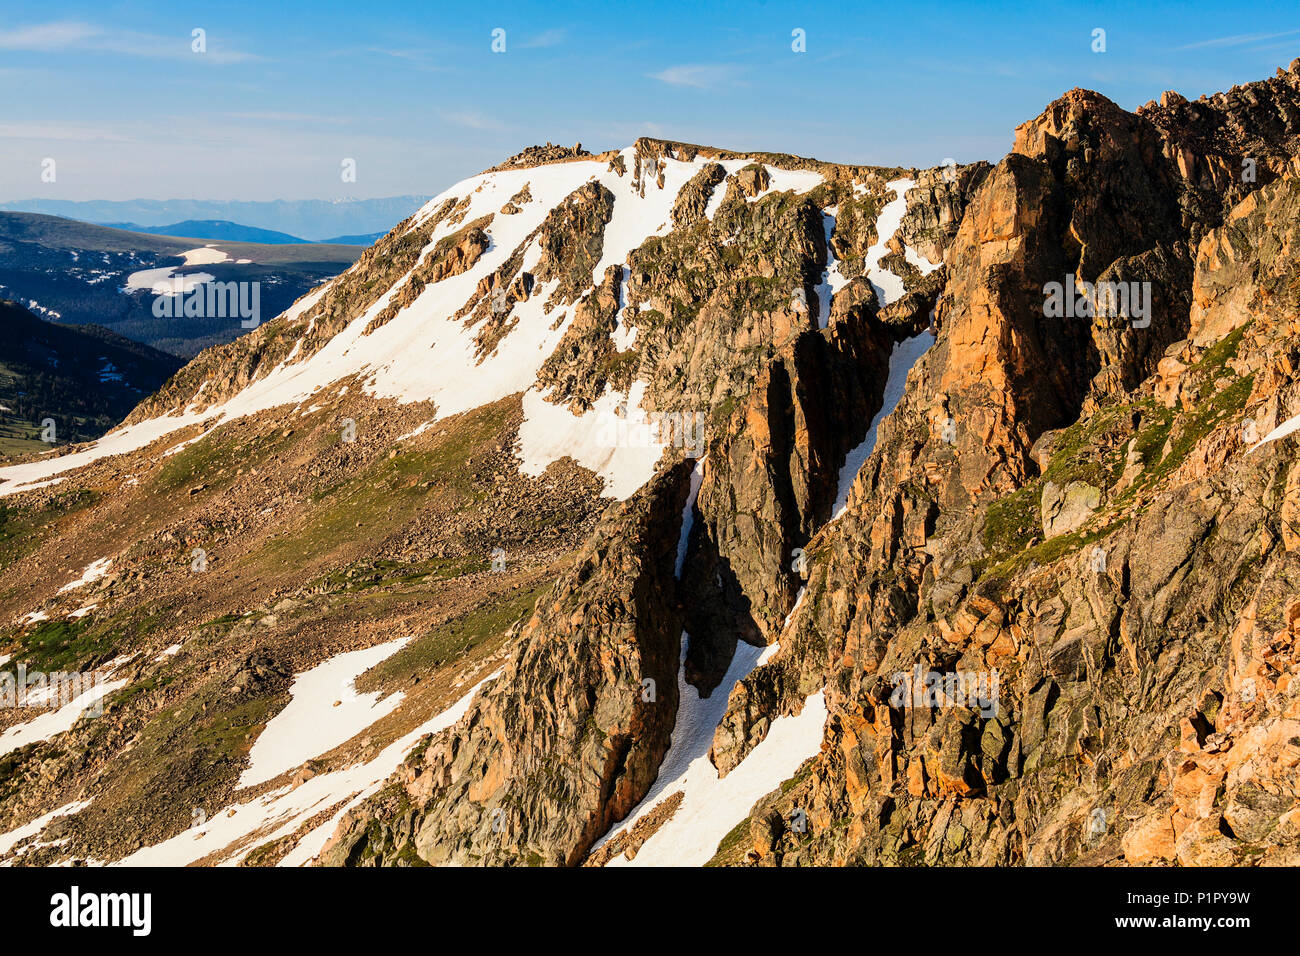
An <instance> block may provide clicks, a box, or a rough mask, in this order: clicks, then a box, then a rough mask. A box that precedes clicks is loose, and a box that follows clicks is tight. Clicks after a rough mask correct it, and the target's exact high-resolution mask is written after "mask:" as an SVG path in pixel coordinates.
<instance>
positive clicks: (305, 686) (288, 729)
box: [235, 637, 411, 790]
mask: <svg viewBox="0 0 1300 956" xmlns="http://www.w3.org/2000/svg"><path fill="white" fill-rule="evenodd" d="M410 640H411V638H409V637H404V638H398V639H397V640H395V641H388V642H387V643H385V644H380V645H378V646H376V647H369V648H366V649H364V650H360V651H349V652H347V653H344V654H339V655H337V656H335V657H332V658H330V659H329V660H327V661H325V662H324V663H323V664H318V665H316V666H315V667H313V668H312V669H311V670H308V671H304V672H303V673H301V674H299V675H297V676H296V677H295V678H294V680H293V686H292V687H290V688H289V694H290V697H291V699H290V701H289V703H288V706H286V707H285V708H284V710H282V711H280V713H278V714H276V715H275V716H274V717H273V718H271V720H270V721H269V722H268V723H267V725H266V728H265V729H264V730H263V731H262V733H261V734H259V735H258V738H257V740H256V741H255V742H254V744H253V748H252V750H251V751H249V754H248V767H247V768H245V770H244V773H243V775H242V776H240V778H239V783H237V784H236V785H235V789H236V790H240V789H243V788H244V787H252V786H255V785H256V784H259V783H265V782H266V781H268V780H273V779H274V778H276V777H278V776H279V775H280V774H282V773H284V772H285V771H287V770H292V769H293V768H294V767H298V766H301V765H302V764H304V763H306V762H307V761H308V760H310V759H312V758H313V757H318V756H320V755H321V754H323V753H327V752H328V751H330V750H333V749H334V748H335V747H337V746H338V745H339V744H342V743H345V742H347V741H349V740H351V739H352V738H353V737H355V736H356V735H357V734H359V733H361V731H363V730H365V729H366V728H367V727H369V726H371V725H372V724H374V723H375V722H376V721H378V720H380V719H381V718H383V717H386V716H388V715H389V714H391V713H392V712H393V711H394V710H396V709H397V705H398V704H400V703H401V702H402V700H403V698H404V697H405V695H404V694H402V693H401V692H400V691H398V692H396V693H392V694H389V695H388V696H387V697H385V698H383V699H382V700H380V695H379V694H378V693H372V694H361V693H358V692H357V689H356V687H355V686H354V681H355V680H356V679H357V678H358V677H360V676H361V675H362V674H364V673H365V672H366V671H368V670H369V669H370V668H372V667H374V666H375V665H376V664H378V663H379V662H380V661H384V660H387V659H388V658H390V657H392V656H393V655H394V654H396V653H397V652H398V651H399V650H401V649H402V648H403V647H405V646H406V645H407V644H408V643H409V642H410Z"/></svg>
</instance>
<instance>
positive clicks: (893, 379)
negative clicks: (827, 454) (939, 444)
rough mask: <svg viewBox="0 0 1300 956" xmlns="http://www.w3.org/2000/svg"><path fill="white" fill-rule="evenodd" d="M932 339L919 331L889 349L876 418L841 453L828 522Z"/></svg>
mask: <svg viewBox="0 0 1300 956" xmlns="http://www.w3.org/2000/svg"><path fill="white" fill-rule="evenodd" d="M933 342H934V336H933V335H931V334H930V333H929V332H922V333H920V334H919V335H914V336H913V337H912V338H910V339H904V340H903V341H902V342H895V343H894V348H893V351H891V352H890V353H889V375H888V377H887V378H886V379H885V391H884V394H883V395H882V396H881V400H880V411H878V412H876V417H875V418H873V419H871V424H870V425H868V426H867V435H866V437H865V438H863V439H862V444H860V445H858V447H857V448H855V449H853V450H852V451H851V452H849V453H848V455H847V456H845V458H844V465H843V467H841V468H840V482H839V491H838V492H837V493H836V495H835V509H834V511H833V512H832V517H831V520H832V521H834V520H835V519H836V518H838V517H839V516H840V515H842V514H844V512H845V511H846V510H848V506H849V492H850V491H851V490H852V489H853V482H854V480H855V479H856V478H857V477H858V472H859V471H861V470H862V466H863V465H864V464H866V462H867V459H868V458H870V457H871V453H872V451H874V450H875V447H876V430H877V429H878V428H879V427H880V423H881V422H882V421H884V420H885V416H887V415H889V414H890V413H891V412H893V410H894V409H895V408H897V407H898V403H899V401H901V400H902V398H903V391H904V389H905V388H906V387H907V373H908V372H910V371H911V370H912V366H913V365H915V364H916V362H917V360H918V359H919V358H920V357H921V356H922V355H924V354H925V350H926V349H928V348H929V347H930V345H931V344H932V343H933Z"/></svg>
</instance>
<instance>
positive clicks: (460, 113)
mask: <svg viewBox="0 0 1300 956" xmlns="http://www.w3.org/2000/svg"><path fill="white" fill-rule="evenodd" d="M438 116H439V117H440V118H441V119H442V121H443V122H444V123H452V124H453V125H455V126H464V127H465V128H466V129H478V130H492V131H500V130H503V129H505V126H503V125H502V124H501V123H499V122H498V121H497V120H495V119H493V118H492V117H490V116H484V115H483V114H482V113H479V112H475V111H474V110H439V111H438Z"/></svg>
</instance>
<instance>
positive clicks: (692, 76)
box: [650, 63, 740, 90]
mask: <svg viewBox="0 0 1300 956" xmlns="http://www.w3.org/2000/svg"><path fill="white" fill-rule="evenodd" d="M739 75H740V70H739V68H738V67H736V66H733V65H731V64H729V63H683V64H681V65H679V66H670V67H668V69H666V70H660V71H659V72H658V73H651V74H650V79H652V80H658V81H659V82H660V83H667V84H668V85H669V86H689V87H693V88H695V89H698V90H707V89H713V88H715V87H719V86H724V85H727V84H729V83H733V82H735V80H736V77H737V76H739Z"/></svg>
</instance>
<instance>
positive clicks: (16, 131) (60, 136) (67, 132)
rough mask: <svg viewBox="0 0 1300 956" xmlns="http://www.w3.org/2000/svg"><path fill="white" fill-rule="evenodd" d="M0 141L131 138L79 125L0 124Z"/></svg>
mask: <svg viewBox="0 0 1300 956" xmlns="http://www.w3.org/2000/svg"><path fill="white" fill-rule="evenodd" d="M0 139H39V140H58V141H61V142H79V143H88V142H117V143H124V142H129V141H130V139H131V138H130V137H129V136H124V135H123V134H121V133H119V132H117V131H115V130H111V129H105V128H104V127H101V126H85V125H82V124H79V123H0Z"/></svg>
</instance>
